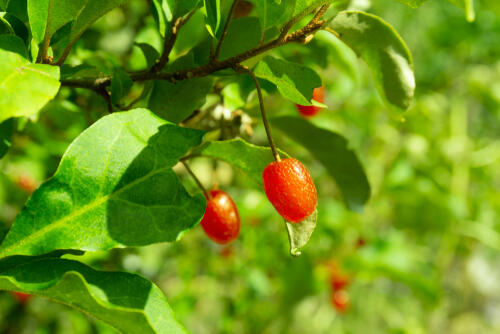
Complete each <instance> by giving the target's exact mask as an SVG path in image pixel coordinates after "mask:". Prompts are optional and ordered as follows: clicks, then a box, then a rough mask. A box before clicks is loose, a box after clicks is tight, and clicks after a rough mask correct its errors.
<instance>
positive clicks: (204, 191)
mask: <svg viewBox="0 0 500 334" xmlns="http://www.w3.org/2000/svg"><path fill="white" fill-rule="evenodd" d="M181 163H182V164H183V165H184V168H186V170H187V172H188V173H189V175H191V177H192V178H193V179H194V180H195V182H196V184H197V185H198V187H199V188H200V189H201V191H203V195H205V198H206V199H209V198H211V197H212V196H211V195H210V193H209V192H208V191H207V190H206V189H205V187H204V186H203V184H201V182H200V180H199V179H198V178H197V177H196V175H195V174H194V172H193V171H192V170H191V168H189V165H188V164H187V162H186V161H184V160H183V159H181Z"/></svg>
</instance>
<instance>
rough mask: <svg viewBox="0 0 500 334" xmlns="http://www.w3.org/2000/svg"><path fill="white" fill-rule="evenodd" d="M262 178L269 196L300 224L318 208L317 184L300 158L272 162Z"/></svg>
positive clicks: (277, 208)
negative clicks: (315, 184)
mask: <svg viewBox="0 0 500 334" xmlns="http://www.w3.org/2000/svg"><path fill="white" fill-rule="evenodd" d="M262 178H263V181H264V190H265V192H266V195H267V198H268V199H269V201H270V202H271V204H272V205H273V206H274V208H275V209H276V211H278V213H279V214H280V215H281V216H282V217H283V218H285V219H286V220H287V221H289V222H292V223H298V222H300V221H302V220H304V219H305V218H307V217H308V216H310V215H311V214H312V213H313V212H314V210H315V209H316V203H317V195H316V187H315V186H314V182H313V180H312V177H311V175H310V174H309V172H308V171H307V169H306V168H305V167H304V165H302V164H301V163H300V161H298V160H297V159H293V158H288V159H283V160H280V161H275V162H272V163H270V164H269V165H267V167H266V168H265V169H264V172H263V173H262Z"/></svg>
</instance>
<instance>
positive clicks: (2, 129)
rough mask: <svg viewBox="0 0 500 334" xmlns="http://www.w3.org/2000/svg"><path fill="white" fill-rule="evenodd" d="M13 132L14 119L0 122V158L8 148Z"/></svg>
mask: <svg viewBox="0 0 500 334" xmlns="http://www.w3.org/2000/svg"><path fill="white" fill-rule="evenodd" d="M13 133H14V119H13V118H11V119H8V120H6V121H3V122H2V123H0V159H1V158H2V157H3V156H4V155H5V153H7V151H8V150H9V148H10V145H11V144H10V137H12V134H13Z"/></svg>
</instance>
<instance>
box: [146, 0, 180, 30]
mask: <svg viewBox="0 0 500 334" xmlns="http://www.w3.org/2000/svg"><path fill="white" fill-rule="evenodd" d="M176 2H177V1H176V0H153V1H151V13H152V14H153V18H154V19H155V21H156V25H157V26H158V31H159V32H160V35H161V36H162V37H165V32H166V31H167V27H168V26H169V23H170V22H172V20H173V18H174V13H175V7H176Z"/></svg>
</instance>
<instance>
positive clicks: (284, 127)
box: [271, 116, 370, 211]
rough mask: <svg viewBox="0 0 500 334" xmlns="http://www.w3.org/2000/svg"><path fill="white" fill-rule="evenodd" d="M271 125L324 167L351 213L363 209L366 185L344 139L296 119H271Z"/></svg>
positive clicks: (361, 167) (366, 182)
mask: <svg viewBox="0 0 500 334" xmlns="http://www.w3.org/2000/svg"><path fill="white" fill-rule="evenodd" d="M271 123H272V125H273V126H274V127H276V128H278V129H279V130H281V131H282V133H283V134H285V135H287V136H288V137H290V138H291V139H293V140H294V141H296V142H297V143H299V144H301V145H302V146H304V147H305V148H306V149H307V150H308V151H309V152H310V153H311V154H312V155H313V156H314V157H315V158H316V159H317V160H318V161H319V162H321V163H322V164H323V165H324V166H325V168H326V170H327V171H328V173H329V174H330V176H332V177H333V179H334V180H335V181H336V183H337V185H338V187H339V188H340V191H341V193H342V197H343V199H344V201H345V202H346V204H347V206H348V207H349V208H350V209H351V210H355V211H358V210H360V209H361V208H362V207H363V205H364V204H365V203H366V202H367V201H368V199H369V197H370V184H369V183H368V178H367V176H366V174H365V172H364V170H363V166H362V165H361V163H360V162H359V159H358V157H357V156H356V153H355V152H354V151H352V150H351V149H349V147H348V143H347V140H346V139H345V138H344V137H342V136H340V135H339V134H336V133H334V132H332V131H329V130H326V129H322V128H319V127H317V126H315V125H313V124H312V123H310V122H309V121H307V120H305V119H302V118H299V117H292V116H282V117H275V118H272V119H271Z"/></svg>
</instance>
